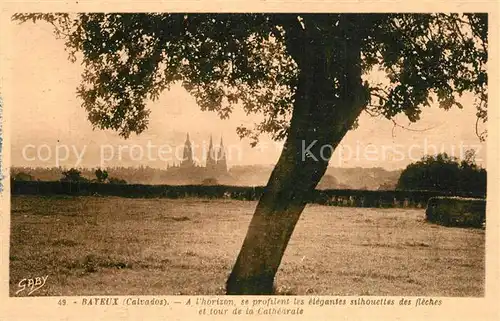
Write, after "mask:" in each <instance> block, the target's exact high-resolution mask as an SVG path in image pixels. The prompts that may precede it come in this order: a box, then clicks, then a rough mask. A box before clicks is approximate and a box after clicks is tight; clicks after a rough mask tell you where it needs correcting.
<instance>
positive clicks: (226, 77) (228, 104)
mask: <svg viewBox="0 0 500 321" xmlns="http://www.w3.org/2000/svg"><path fill="white" fill-rule="evenodd" d="M346 16H356V18H357V19H355V20H353V21H355V22H354V23H353V24H352V25H350V26H349V27H350V28H355V29H356V34H357V36H358V37H360V39H361V55H362V58H363V66H362V67H363V72H364V76H365V78H367V79H369V77H368V76H369V75H370V74H371V73H373V72H376V71H377V70H380V71H382V72H383V73H384V74H385V75H386V77H387V81H385V82H378V83H375V82H372V83H370V87H369V91H370V103H369V104H368V106H367V107H366V111H367V112H369V113H370V114H377V115H383V116H384V117H386V118H389V119H391V118H393V117H394V116H395V115H397V114H399V113H404V114H405V115H406V116H407V117H408V119H409V120H410V121H412V122H414V121H417V120H418V119H419V115H420V113H421V108H422V107H425V106H429V105H430V104H431V103H432V102H433V100H434V98H437V101H438V102H439V105H440V107H442V108H445V109H449V108H451V107H452V106H453V105H456V106H458V107H459V108H462V106H461V105H460V103H459V102H457V97H458V96H460V95H462V94H463V93H464V92H466V91H469V92H473V93H474V94H475V97H476V98H477V101H476V108H477V116H478V121H479V120H481V121H483V122H484V121H486V120H487V73H486V63H487V58H488V55H487V49H488V48H487V35H488V32H487V31H488V29H487V15H486V14H471V13H466V14H444V13H435V14H191V13H189V14H183V13H175V14H169V13H137V14H95V13H91V14H75V15H72V14H71V15H70V14H66V13H62V14H16V15H14V17H13V18H14V19H15V20H18V21H21V22H25V21H28V20H32V21H38V20H44V21H48V22H49V23H51V24H53V25H54V27H55V33H56V36H58V37H61V38H64V39H65V41H66V47H67V49H68V51H69V55H70V58H71V59H72V60H73V61H75V60H76V57H77V54H78V53H82V54H83V65H84V66H85V71H84V73H83V79H82V83H81V85H80V87H79V88H78V94H79V96H80V97H81V98H82V99H83V107H84V108H85V109H86V110H87V112H88V118H89V120H90V121H91V123H92V124H93V125H94V127H97V128H102V129H114V130H117V131H118V132H119V133H120V134H121V135H122V136H124V137H128V136H129V135H130V134H131V133H132V132H135V133H141V132H142V131H143V130H144V129H145V128H147V125H148V117H149V111H148V110H147V108H146V104H147V101H148V100H154V99H158V97H159V95H160V93H161V92H162V91H163V90H166V89H168V88H169V87H170V86H171V85H172V84H173V83H181V84H182V86H183V87H184V88H185V89H186V90H187V91H188V92H190V93H191V94H192V95H193V96H194V97H195V98H196V101H197V102H198V104H199V105H200V107H201V109H202V110H211V111H215V112H217V113H218V114H219V116H220V117H221V118H226V117H228V116H229V115H230V113H231V111H232V110H233V108H234V107H235V106H241V107H242V108H244V110H245V111H246V112H247V113H261V114H262V115H263V116H264V119H263V120H262V122H260V123H258V124H255V127H254V128H246V127H240V128H238V133H239V135H240V136H250V137H251V138H253V140H254V143H255V142H256V141H257V139H258V136H259V134H260V133H269V134H271V135H272V137H273V138H275V139H282V138H284V137H285V136H286V134H287V128H288V126H289V119H290V115H291V111H292V107H293V103H294V93H295V89H296V85H297V77H298V75H299V73H301V72H307V68H304V67H306V66H305V65H304V62H303V61H302V59H301V54H302V53H303V52H304V48H303V45H302V44H303V43H304V42H299V41H297V40H298V39H306V40H307V41H306V43H309V44H311V46H313V45H314V46H315V48H316V47H317V48H320V49H319V50H322V51H323V52H324V53H325V52H326V53H328V55H329V57H330V59H329V60H328V61H327V64H335V62H336V54H337V53H339V52H341V51H342V48H341V47H339V42H338V41H337V40H338V39H339V37H344V36H343V35H344V33H343V32H342V30H339V29H340V27H338V26H339V22H340V21H342V19H344V18H345V17H346ZM344 40H345V39H344ZM334 77H335V76H334V75H332V82H333V83H334V84H336V85H337V84H338V82H339V81H341V80H339V79H335V78H334ZM433 97H434V98H433ZM332 108H333V106H332ZM478 135H480V136H481V137H482V138H483V139H484V137H485V133H478Z"/></svg>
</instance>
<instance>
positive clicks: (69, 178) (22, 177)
mask: <svg viewBox="0 0 500 321" xmlns="http://www.w3.org/2000/svg"><path fill="white" fill-rule="evenodd" d="M61 174H62V177H61V178H60V179H59V180H60V181H61V182H92V183H109V184H127V181H125V180H124V179H120V178H115V177H109V174H108V172H107V171H106V170H102V169H100V168H98V169H96V170H95V172H94V174H95V178H93V179H89V178H87V177H84V176H83V175H82V172H81V171H80V170H78V169H76V168H71V169H69V170H67V171H62V173H61ZM12 179H13V180H14V181H35V180H37V179H36V178H35V177H34V176H33V175H31V174H28V173H26V172H23V171H21V172H17V173H13V175H12Z"/></svg>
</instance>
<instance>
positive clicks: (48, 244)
mask: <svg viewBox="0 0 500 321" xmlns="http://www.w3.org/2000/svg"><path fill="white" fill-rule="evenodd" d="M10 19H11V20H10V22H9V24H10V28H11V29H10V37H11V38H10V39H11V47H10V48H9V50H10V53H11V56H10V60H9V64H10V65H9V66H10V69H9V73H10V76H9V77H10V78H9V81H10V96H9V97H10V99H9V101H10V103H11V105H10V106H7V104H6V107H3V109H5V108H8V109H9V113H8V116H7V115H4V116H3V117H4V118H5V119H7V121H8V123H9V128H10V132H9V142H10V144H9V154H8V157H9V159H10V161H9V164H10V166H9V167H8V168H5V167H4V164H2V170H4V171H7V172H3V173H2V177H8V183H9V188H8V189H6V188H5V182H4V183H3V184H2V186H3V187H2V190H3V191H4V192H5V193H6V194H8V198H10V214H9V215H10V218H9V222H10V225H9V239H8V266H9V267H8V278H9V279H8V295H9V297H11V298H17V297H71V296H83V297H88V298H89V299H88V301H84V302H83V303H82V304H84V305H85V304H89V303H90V305H92V304H98V301H97V299H96V301H95V302H94V301H92V300H93V299H92V297H93V296H123V295H129V296H177V295H182V296H212V298H211V299H205V298H198V299H196V298H193V299H192V300H195V301H196V300H214V301H213V302H212V301H204V304H208V305H211V304H212V305H218V304H219V303H220V302H225V301H224V300H226V299H225V298H228V300H233V299H231V298H234V297H226V296H225V295H271V296H273V297H272V298H275V299H269V300H285V299H284V298H287V297H288V296H306V299H305V300H306V301H305V302H306V304H308V305H312V306H314V305H317V306H327V305H331V306H334V305H346V304H347V305H355V306H368V305H378V306H380V305H401V304H402V303H401V302H399V303H398V301H394V300H393V299H390V297H394V296H398V297H408V298H410V299H409V300H411V303H406V304H411V305H412V306H415V305H417V306H418V305H419V304H420V305H425V306H440V305H441V304H442V300H441V299H433V298H428V297H436V298H441V297H458V298H484V297H485V293H486V288H487V284H486V233H485V231H486V226H487V225H488V223H489V222H490V221H489V220H488V222H487V220H486V203H487V200H489V199H488V198H487V178H489V176H488V174H489V173H490V169H491V166H493V165H494V164H487V144H488V131H487V127H488V113H487V110H488V108H487V105H488V68H487V65H488V33H489V28H488V20H489V15H488V13H485V12H451V13H450V12H429V13H411V12H410V13H405V12H401V13H375V12H374V13H366V12H359V13H355V12H350V13H339V12H337V13H335V12H332V13H308V12H299V13H269V12H262V13H258V12H234V13H208V12H207V13H201V12H186V13H183V12H107V13H98V12H95V13H89V12H78V11H75V12H68V13H65V12H39V13H36V12H28V11H26V12H17V13H14V14H12V15H11V16H10ZM7 117H8V118H7ZM1 143H2V140H0V147H2V145H1ZM488 194H489V195H491V194H490V193H489V191H488ZM4 198H5V197H4ZM219 296H222V297H219ZM324 296H336V297H337V299H335V300H334V299H328V298H326V297H324ZM348 296H354V297H356V299H352V300H351V299H345V298H344V299H342V298H343V297H348ZM375 296H378V297H375ZM384 297H387V299H384ZM418 298H424V299H418ZM83 300H87V299H83ZM103 300H104V299H103ZM106 300H107V299H106ZM109 300H111V299H109ZM116 300H118V299H116ZM131 300H133V299H131ZM151 300H153V299H151ZM158 300H160V299H158ZM215 300H217V302H216V301H215ZM219 300H221V301H219ZM266 300H268V299H266ZM346 300H347V301H346ZM418 300H420V301H418ZM93 302H94V303H93ZM99 302H101V301H99ZM102 302H104V301H102ZM110 302H111V301H110ZM110 302H107V301H106V304H111V303H110ZM130 302H132V301H130ZM158 302H160V301H158ZM158 302H157V303H158ZM228 302H229V305H231V304H232V301H231V302H230V301H227V302H226V303H228ZM269 302H271V301H269ZM276 302H278V301H276ZM283 302H285V301H283ZM290 302H292V301H290ZM293 302H295V301H293ZM403 302H404V301H403ZM127 304H128V303H127ZM137 304H138V305H140V304H146V303H140V302H139V303H137ZM147 304H151V305H154V304H156V303H155V301H148V303H147ZM198 304H199V303H198ZM261 305H262V306H263V307H264V308H260V309H261V310H259V311H260V312H257V314H261V315H294V314H300V313H299V312H298V310H296V309H295V310H294V309H292V308H290V309H285V308H282V307H278V306H274V305H272V304H270V303H266V304H261ZM259 306H260V305H259ZM218 313H220V314H225V313H227V311H226V312H224V311H221V312H218V311H217V310H213V311H212V312H210V314H213V315H217V314H218ZM200 314H201V312H200Z"/></svg>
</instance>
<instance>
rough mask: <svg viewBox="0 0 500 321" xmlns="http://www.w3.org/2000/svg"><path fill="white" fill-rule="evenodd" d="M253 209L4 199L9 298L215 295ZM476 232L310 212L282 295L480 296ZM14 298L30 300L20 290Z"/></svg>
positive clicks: (480, 233) (227, 204) (319, 209)
mask: <svg viewBox="0 0 500 321" xmlns="http://www.w3.org/2000/svg"><path fill="white" fill-rule="evenodd" d="M255 205H256V202H249V201H235V200H203V199H178V200H169V199H129V198H118V197H38V196H15V197H12V205H11V207H12V215H11V244H10V295H11V296H14V295H15V292H16V291H17V290H18V289H19V288H18V283H19V281H21V280H22V279H24V278H29V277H37V276H44V275H49V276H48V279H47V283H46V285H45V286H44V287H42V288H41V289H39V290H38V291H37V292H35V293H33V294H32V295H51V296H58V295H64V296H71V295H104V294H107V295H125V294H132V295H139V294H149V295H155V294H157V295H160V294H161V295H170V294H190V295H195V294H222V293H223V286H224V283H225V280H226V278H227V276H228V274H229V272H230V269H231V266H232V264H233V263H234V261H235V259H236V256H237V254H238V251H239V248H240V246H241V243H242V241H243V238H244V236H245V233H246V230H247V227H248V223H249V221H250V218H251V215H252V214H253V210H254V208H255ZM484 256H485V236H484V230H480V229H463V228H449V227H443V226H438V225H433V224H430V223H427V222H425V221H424V210H423V209H367V208H345V207H329V206H319V205H310V206H308V207H307V208H306V210H305V211H304V213H303V215H302V218H301V220H300V221H299V223H298V225H297V228H296V230H295V232H294V235H293V236H292V239H291V241H290V244H289V246H288V249H287V252H286V253H285V257H284V259H283V262H282V264H281V268H280V271H279V272H278V276H277V286H278V289H279V291H280V293H283V294H287V293H289V294H298V295H308V294H319V295H397V296H402V295H405V296H409V295H426V296H483V295H484V274H485V273H484ZM20 295H26V292H22V293H21V294H20Z"/></svg>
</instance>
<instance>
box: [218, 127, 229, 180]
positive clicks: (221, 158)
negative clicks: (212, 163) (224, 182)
mask: <svg viewBox="0 0 500 321" xmlns="http://www.w3.org/2000/svg"><path fill="white" fill-rule="evenodd" d="M217 171H218V172H219V173H226V172H227V162H226V152H225V150H224V143H223V142H222V135H221V137H220V145H219V155H218V157H217Z"/></svg>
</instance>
